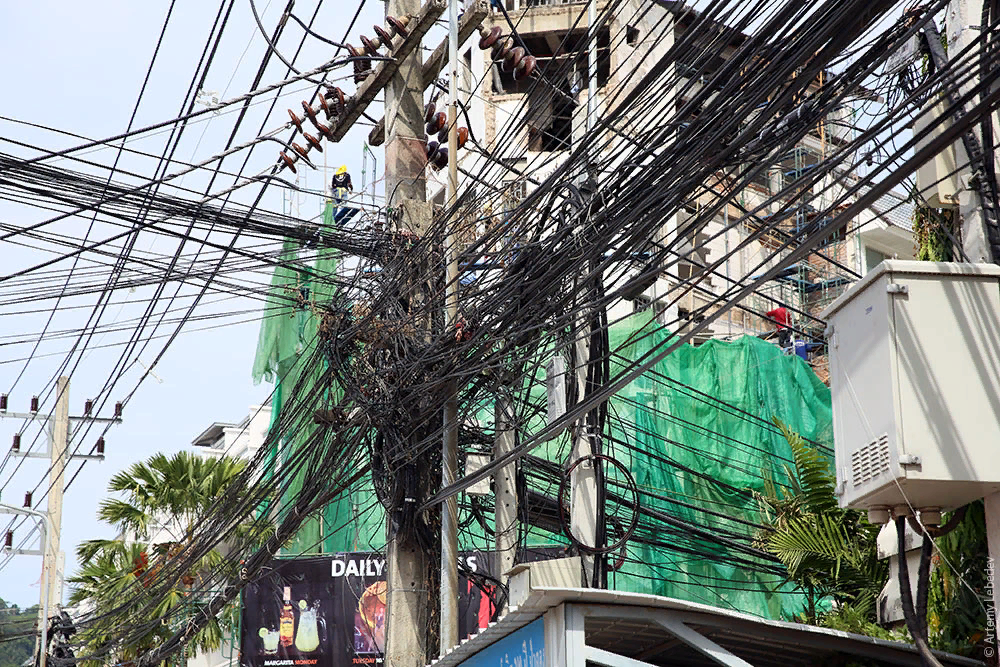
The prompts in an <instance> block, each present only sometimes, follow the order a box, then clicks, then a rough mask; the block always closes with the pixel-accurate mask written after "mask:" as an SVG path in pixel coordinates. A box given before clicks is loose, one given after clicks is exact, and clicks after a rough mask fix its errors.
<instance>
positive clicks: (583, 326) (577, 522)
mask: <svg viewBox="0 0 1000 667" xmlns="http://www.w3.org/2000/svg"><path fill="white" fill-rule="evenodd" d="M587 19H588V34H587V39H588V45H589V47H588V50H587V133H588V134H589V133H591V132H593V130H594V127H595V126H596V123H597V0H590V2H589V4H588V7H587ZM587 204H588V205H589V202H587ZM590 319H591V318H590V316H587V315H584V314H581V315H580V317H579V318H578V319H577V326H576V340H575V341H574V342H573V344H574V346H575V356H576V369H575V370H576V395H577V397H578V400H582V399H583V397H584V396H585V394H586V391H587V369H588V367H589V365H590V363H589V362H590ZM575 430H576V432H575V433H574V434H573V450H572V454H571V455H570V463H571V464H572V463H575V462H576V461H579V460H580V459H582V458H584V457H588V456H591V455H593V454H594V453H595V451H594V441H593V438H594V437H598V435H599V434H592V433H590V432H589V427H588V425H587V419H586V416H584V417H583V418H582V419H580V421H578V422H577V423H576V427H575ZM597 515H598V508H597V469H596V468H595V467H594V461H593V460H590V461H584V462H583V463H581V464H580V465H578V466H576V467H575V468H574V469H573V472H572V477H571V479H570V530H571V531H572V533H573V535H574V536H575V537H576V539H577V540H579V541H580V543H582V544H584V545H586V546H590V547H594V546H597ZM580 556H581V558H580V560H581V561H582V563H583V579H584V582H583V584H584V585H585V586H590V585H592V584H593V581H594V565H595V558H594V556H593V554H586V553H584V554H580Z"/></svg>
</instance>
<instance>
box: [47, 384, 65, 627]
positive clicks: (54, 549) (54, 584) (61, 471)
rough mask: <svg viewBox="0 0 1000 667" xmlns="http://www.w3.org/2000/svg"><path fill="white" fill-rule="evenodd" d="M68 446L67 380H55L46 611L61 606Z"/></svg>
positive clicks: (48, 506) (48, 508) (50, 452)
mask: <svg viewBox="0 0 1000 667" xmlns="http://www.w3.org/2000/svg"><path fill="white" fill-rule="evenodd" d="M68 444H69V378H68V377H61V378H59V380H57V381H56V413H55V420H54V422H53V424H52V447H51V449H50V451H49V454H50V455H51V456H50V459H49V460H50V465H51V468H50V473H49V496H48V502H47V504H46V511H47V512H48V515H49V523H50V525H51V526H52V532H51V534H50V535H49V540H48V548H47V549H46V553H45V556H44V558H45V562H46V563H47V564H48V577H49V580H48V587H47V588H48V595H49V600H48V603H49V609H55V608H56V606H57V605H61V604H62V577H61V576H60V575H61V574H62V573H61V572H59V538H60V533H61V532H62V506H63V487H64V484H65V474H66V464H67V463H68V461H67V459H66V447H67V446H68Z"/></svg>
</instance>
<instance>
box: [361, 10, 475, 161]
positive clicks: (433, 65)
mask: <svg viewBox="0 0 1000 667" xmlns="http://www.w3.org/2000/svg"><path fill="white" fill-rule="evenodd" d="M489 14H490V10H489V5H488V4H487V2H486V0H476V3H475V4H473V5H472V6H471V7H468V8H466V10H465V13H464V14H462V19H461V21H459V24H458V43H459V46H460V47H461V45H462V44H465V42H466V41H467V40H468V39H469V37H471V36H472V35H473V34H474V33H476V31H477V30H478V29H479V26H480V24H482V22H483V21H484V20H485V19H486V17H487V16H489ZM447 64H448V38H447V37H446V38H445V39H444V40H442V41H441V43H440V44H438V45H437V48H435V49H434V52H433V53H431V55H430V56H428V57H427V60H425V61H424V64H423V66H422V67H421V71H420V76H421V80H422V83H423V87H424V90H426V89H427V88H429V87H430V86H431V85H432V84H433V83H434V79H436V78H437V77H438V75H439V74H440V73H441V70H443V69H444V68H445V65H447ZM384 142H385V118H384V117H383V118H382V119H380V120H379V121H378V123H376V124H375V127H374V128H372V131H371V132H369V133H368V144H369V145H371V146H381V145H382V144H383V143H384Z"/></svg>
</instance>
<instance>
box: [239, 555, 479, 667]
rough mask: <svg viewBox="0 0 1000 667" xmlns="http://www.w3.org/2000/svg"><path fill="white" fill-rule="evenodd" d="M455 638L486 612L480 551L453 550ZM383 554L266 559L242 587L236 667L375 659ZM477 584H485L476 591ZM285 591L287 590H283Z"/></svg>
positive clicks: (380, 645)
mask: <svg viewBox="0 0 1000 667" xmlns="http://www.w3.org/2000/svg"><path fill="white" fill-rule="evenodd" d="M459 559H460V572H461V571H466V572H470V573H472V574H471V577H472V579H476V580H478V581H479V584H478V585H477V584H475V583H473V582H472V581H470V578H469V577H465V576H460V578H459V593H460V595H459V636H460V638H465V637H468V636H469V635H471V634H474V633H475V632H478V631H479V630H480V629H482V628H485V627H486V625H487V624H488V623H489V621H490V617H491V615H492V614H493V612H494V608H493V605H492V600H491V598H490V593H491V591H490V587H489V583H488V580H483V579H481V578H479V577H476V576H475V575H476V574H487V575H493V573H492V572H491V571H490V569H491V568H490V563H491V561H492V559H491V558H490V557H489V554H486V553H484V552H463V553H462V554H460V556H459ZM385 575H386V572H385V558H384V557H382V556H381V555H379V554H377V553H371V552H353V553H341V554H333V555H330V556H319V557H312V558H295V559H288V560H275V561H272V562H271V565H270V567H269V568H267V569H266V571H265V574H264V575H263V576H261V577H260V578H258V579H257V580H256V581H254V582H252V583H250V584H249V585H247V587H246V588H245V589H244V591H243V611H242V614H243V618H242V632H241V637H240V664H241V666H242V667H299V666H306V667H353V666H356V665H381V664H382V662H383V660H382V655H383V652H384V650H385V620H386V616H385V604H386V582H385ZM481 587H484V588H486V589H487V590H486V591H485V592H484V591H483V590H482V588H481ZM286 594H287V595H286Z"/></svg>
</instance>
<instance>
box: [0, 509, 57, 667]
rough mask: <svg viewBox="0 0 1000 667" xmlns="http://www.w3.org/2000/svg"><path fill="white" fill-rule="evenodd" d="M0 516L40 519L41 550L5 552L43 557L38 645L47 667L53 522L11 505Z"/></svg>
mask: <svg viewBox="0 0 1000 667" xmlns="http://www.w3.org/2000/svg"><path fill="white" fill-rule="evenodd" d="M0 514H15V515H20V516H31V517H35V518H36V519H38V533H39V535H40V536H41V547H42V548H41V549H38V550H37V551H36V550H34V549H14V548H11V547H4V552H5V553H9V554H13V555H15V556H41V557H42V604H41V609H39V613H40V614H41V616H40V617H39V620H38V630H39V632H40V634H41V642H40V643H39V644H38V647H37V651H38V665H39V667H45V663H46V658H47V657H48V646H49V581H50V577H49V572H48V571H49V569H51V568H49V567H47V566H46V564H47V563H49V562H50V561H48V560H46V558H45V554H46V552H47V550H48V541H49V540H48V538H49V535H50V534H51V533H52V531H51V530H50V527H51V521H50V519H49V516H48V515H47V514H45V513H44V512H36V511H35V510H33V509H30V508H22V507H11V506H10V505H0Z"/></svg>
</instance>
